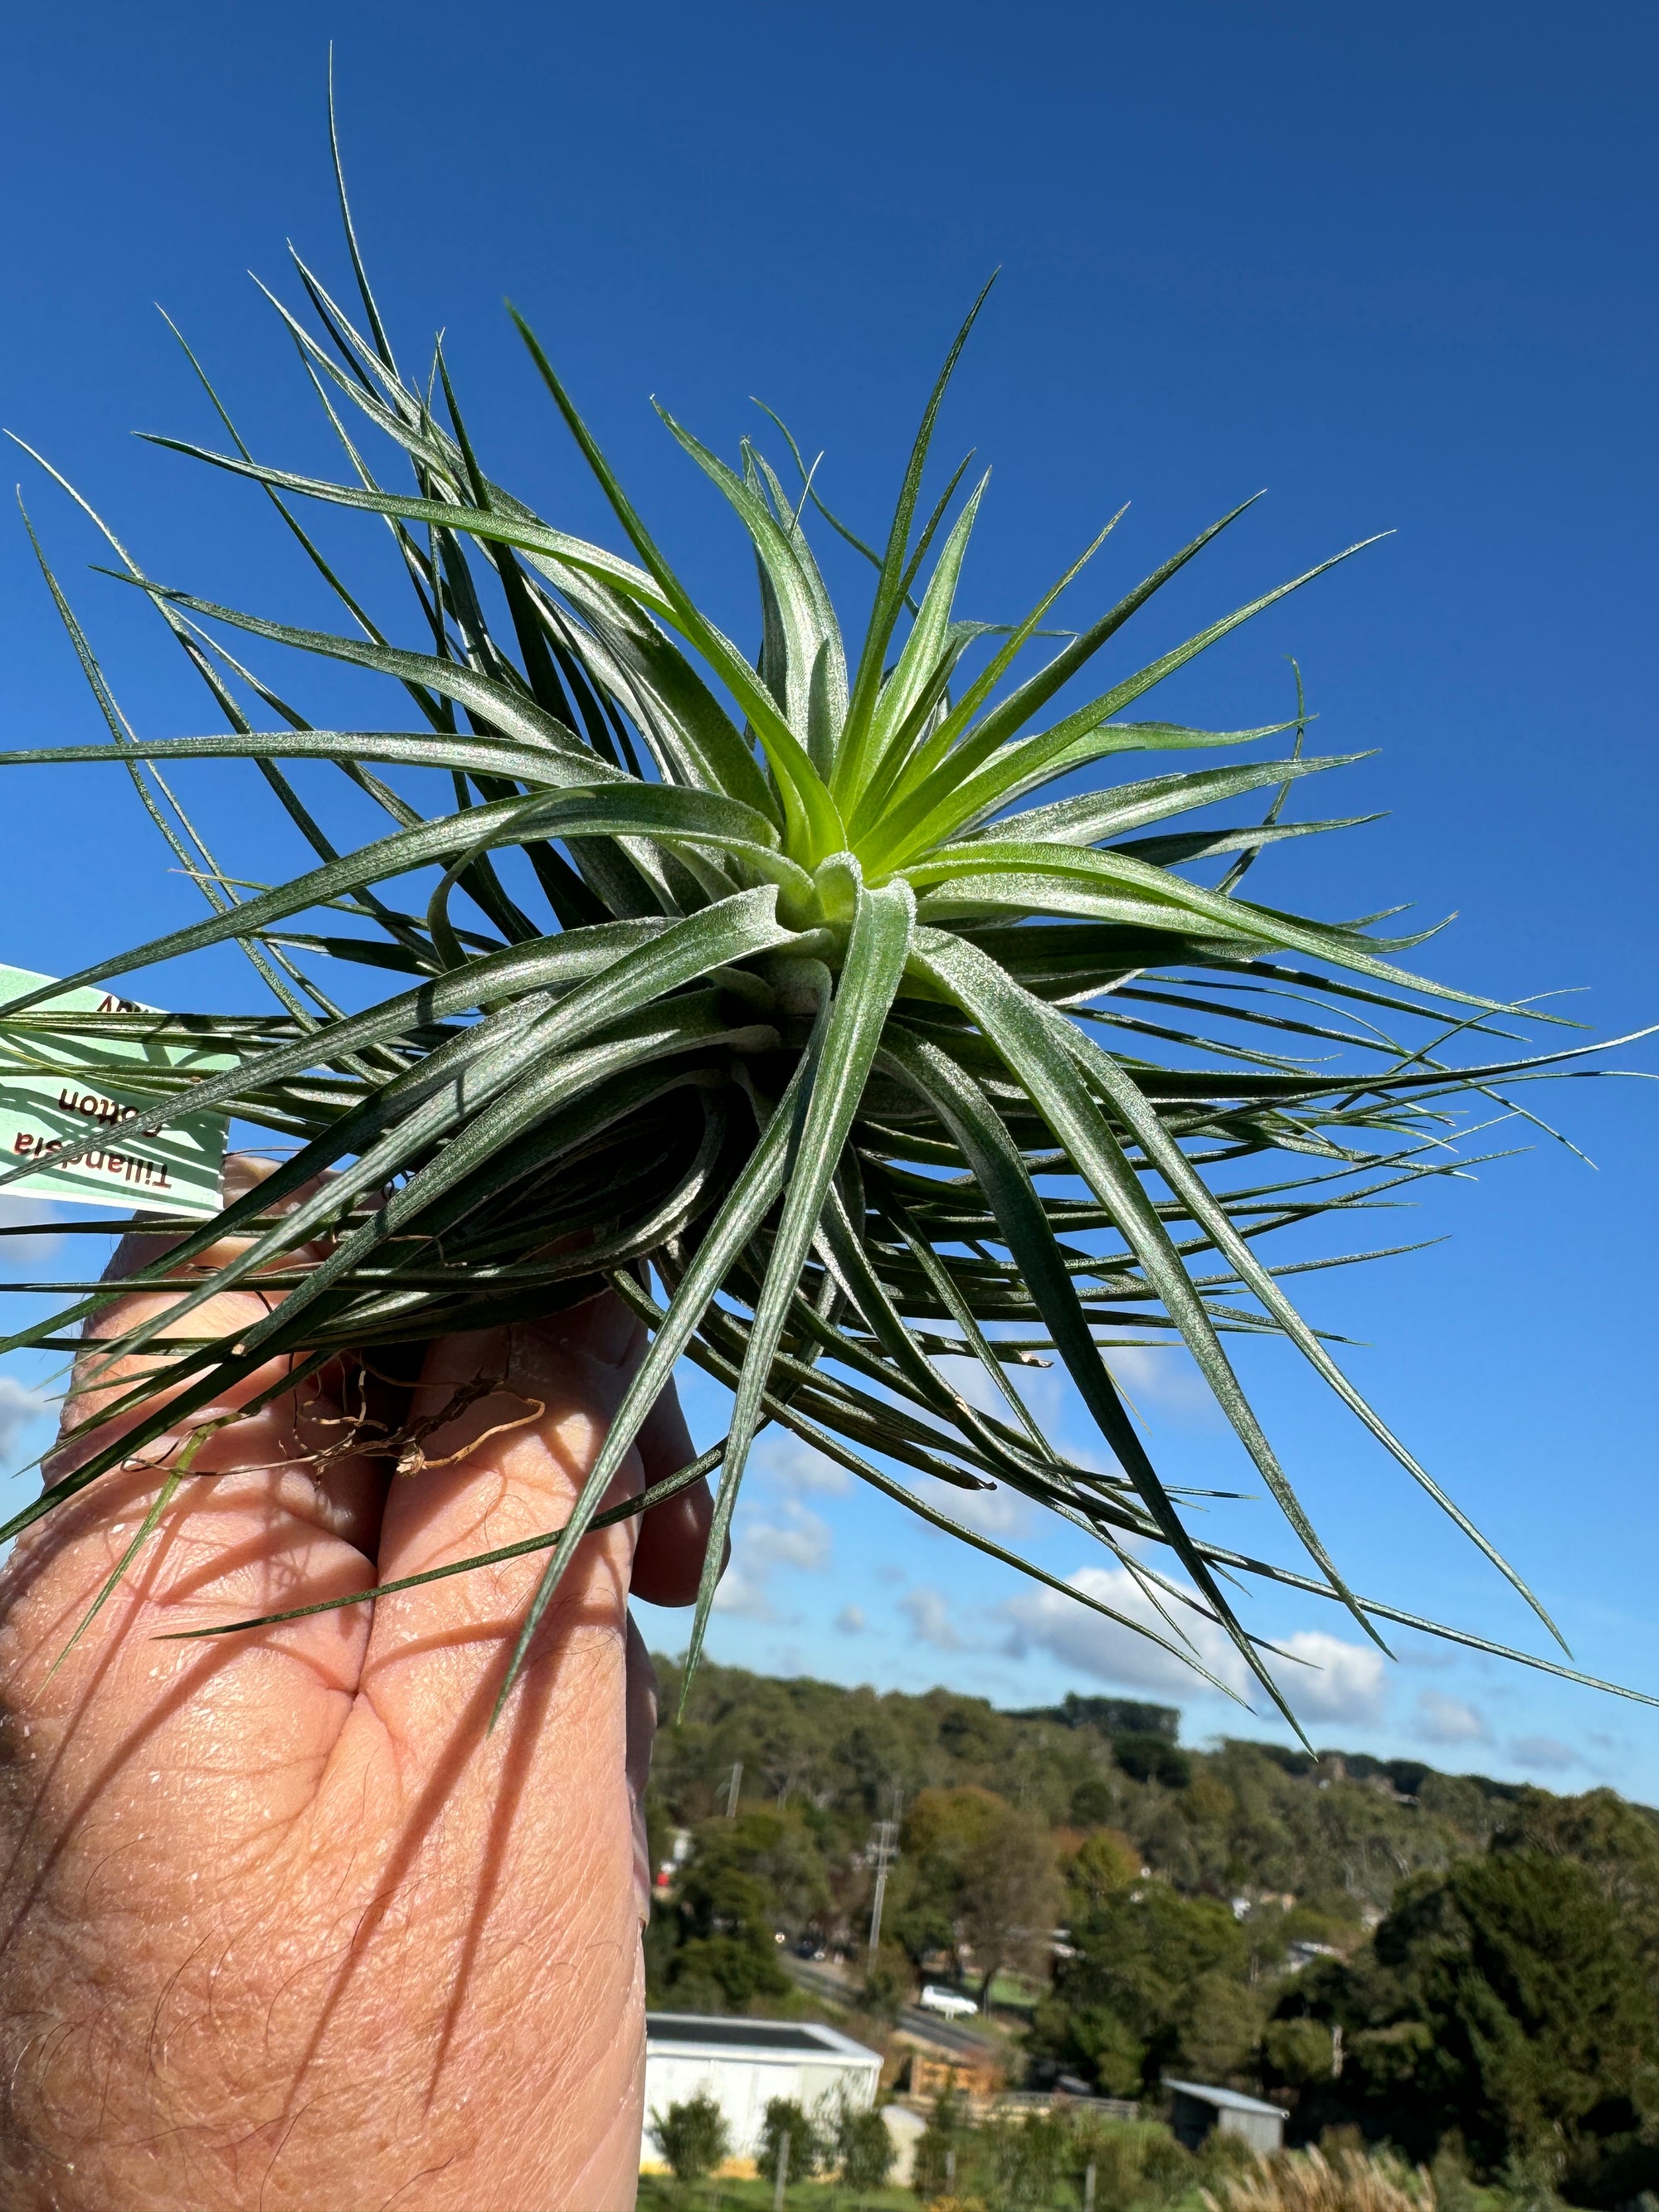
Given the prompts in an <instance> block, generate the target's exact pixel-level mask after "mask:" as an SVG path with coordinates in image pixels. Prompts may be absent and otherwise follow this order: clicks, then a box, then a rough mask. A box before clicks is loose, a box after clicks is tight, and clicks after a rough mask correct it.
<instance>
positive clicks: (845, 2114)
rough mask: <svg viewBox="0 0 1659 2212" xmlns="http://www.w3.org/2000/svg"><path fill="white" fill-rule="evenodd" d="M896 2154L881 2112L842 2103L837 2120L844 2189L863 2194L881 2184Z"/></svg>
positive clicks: (838, 2159) (839, 2163) (838, 2155)
mask: <svg viewBox="0 0 1659 2212" xmlns="http://www.w3.org/2000/svg"><path fill="white" fill-rule="evenodd" d="M896 2155H897V2154H896V2149H895V2147H894V2143H893V2138H892V2135H891V2133H890V2130H889V2128H888V2125H887V2123H886V2121H885V2120H884V2119H883V2118H882V2116H881V2114H880V2113H879V2112H860V2111H858V2110H856V2109H855V2108H854V2106H850V2105H843V2106H842V2109H841V2112H840V2113H839V2115H838V2116H837V2118H836V2162H837V2163H838V2165H839V2166H840V2167H841V2180H842V2187H843V2188H844V2189H851V2190H853V2191H856V2192H858V2193H859V2194H863V2193H864V2192H865V2191H868V2190H872V2189H880V2188H882V2187H883V2186H884V2185H885V2183H886V2180H887V2176H888V2174H889V2173H890V2172H891V2170H892V2165H893V2160H894V2158H895V2157H896Z"/></svg>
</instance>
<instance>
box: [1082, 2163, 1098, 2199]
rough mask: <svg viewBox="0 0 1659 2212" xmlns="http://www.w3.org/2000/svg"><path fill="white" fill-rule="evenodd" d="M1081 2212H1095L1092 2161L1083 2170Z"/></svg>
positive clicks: (1093, 2164) (1093, 2166) (1093, 2167)
mask: <svg viewBox="0 0 1659 2212" xmlns="http://www.w3.org/2000/svg"><path fill="white" fill-rule="evenodd" d="M1083 2212H1095V2162H1094V2160H1093V2159H1091V2160H1089V2163H1088V2165H1087V2166H1085V2168H1084V2169H1083Z"/></svg>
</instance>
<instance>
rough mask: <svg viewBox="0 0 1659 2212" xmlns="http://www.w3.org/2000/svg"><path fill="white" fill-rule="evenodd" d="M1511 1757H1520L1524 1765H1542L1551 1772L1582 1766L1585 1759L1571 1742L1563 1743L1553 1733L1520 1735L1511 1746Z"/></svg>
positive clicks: (1557, 1772)
mask: <svg viewBox="0 0 1659 2212" xmlns="http://www.w3.org/2000/svg"><path fill="white" fill-rule="evenodd" d="M1510 1758H1511V1759H1518V1760H1519V1762H1520V1763H1521V1765H1522V1766H1541V1767H1543V1768H1544V1769H1545V1771H1547V1772H1548V1773H1551V1774H1559V1773H1561V1772H1562V1771H1564V1770H1565V1768H1567V1767H1569V1766H1582V1765H1583V1763H1584V1762H1583V1758H1582V1757H1581V1756H1580V1754H1579V1753H1577V1752H1576V1751H1575V1750H1574V1749H1573V1747H1572V1746H1571V1744H1570V1743H1562V1742H1561V1741H1559V1739H1558V1738H1557V1737H1555V1736H1553V1735H1519V1736H1516V1739H1515V1741H1513V1742H1512V1743H1511V1744H1510Z"/></svg>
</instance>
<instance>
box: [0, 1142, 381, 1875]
mask: <svg viewBox="0 0 1659 2212" xmlns="http://www.w3.org/2000/svg"><path fill="white" fill-rule="evenodd" d="M242 1172H243V1170H241V1167H240V1164H237V1163H232V1164H231V1166H230V1169H229V1171H228V1176H227V1182H228V1184H230V1185H231V1186H232V1187H233V1189H234V1182H235V1181H236V1179H238V1178H239V1176H240V1175H241V1173H242ZM249 1172H250V1173H251V1174H252V1175H256V1176H257V1174H258V1169H257V1168H253V1169H252V1170H250V1171H249ZM155 1246H156V1240H155V1238H153V1237H146V1236H144V1235H143V1233H142V1231H141V1232H139V1233H137V1235H135V1236H134V1237H131V1238H129V1239H127V1240H125V1242H124V1244H123V1246H122V1248H120V1250H119V1251H118V1255H117V1259H116V1261H115V1262H114V1263H113V1269H112V1272H114V1273H116V1275H117V1278H118V1279H119V1277H120V1275H121V1274H122V1273H125V1272H130V1271H131V1263H132V1261H133V1258H134V1254H135V1252H136V1253H137V1257H138V1261H139V1263H140V1264H143V1262H144V1261H149V1260H150V1259H153V1258H154V1257H155ZM167 1296H168V1294H167V1292H165V1291H158V1292H140V1293H135V1294H133V1295H132V1296H131V1297H124V1298H120V1299H117V1300H113V1301H112V1302H111V1304H109V1305H107V1306H106V1307H105V1308H104V1309H103V1310H102V1312H101V1313H100V1316H98V1318H97V1321H96V1322H95V1324H94V1329H93V1331H92V1332H91V1334H93V1335H94V1338H98V1339H109V1338H112V1337H118V1335H119V1334H121V1333H122V1332H123V1331H124V1330H125V1329H128V1328H131V1327H132V1326H133V1325H134V1323H135V1322H137V1320H139V1319H141V1318H143V1317H145V1316H147V1315H149V1313H151V1312H154V1311H156V1310H161V1309H163V1308H164V1307H165V1305H166V1304H167ZM269 1309H270V1298H269V1297H268V1296H264V1295H261V1294H259V1293H257V1292H254V1291H237V1292H231V1293H228V1294H225V1295H222V1296H220V1297H214V1298H210V1300H208V1301H207V1303H206V1304H205V1305H204V1307H203V1308H202V1309H201V1310H200V1311H199V1312H198V1313H197V1314H196V1315H193V1316H191V1319H190V1322H189V1329H190V1331H191V1333H194V1334H198V1335H199V1336H201V1337H203V1338H204V1339H209V1338H212V1337H216V1336H219V1335H221V1334H226V1335H233V1336H234V1334H235V1333H236V1332H238V1331H240V1330H242V1329H245V1328H246V1327H247V1326H248V1324H249V1323H250V1322H252V1321H256V1320H258V1319H260V1318H262V1317H263V1316H264V1314H265V1313H266V1312H267V1311H268V1310H269ZM181 1333H183V1332H182V1331H181ZM293 1364H294V1363H293V1361H292V1360H291V1359H290V1358H286V1357H285V1358H282V1359H278V1360H273V1361H270V1362H267V1363H266V1364H264V1366H263V1367H261V1368H260V1369H258V1370H256V1371H255V1372H254V1373H252V1374H251V1375H247V1376H242V1377H241V1378H240V1379H239V1380H238V1381H237V1382H236V1383H234V1384H230V1385H228V1386H227V1387H226V1389H224V1390H223V1391H222V1393H221V1394H220V1395H218V1396H217V1397H216V1399H215V1400H214V1401H213V1402H212V1403H211V1404H210V1405H209V1406H206V1407H202V1408H200V1409H198V1411H197V1413H194V1414H193V1415H191V1417H190V1418H189V1419H188V1420H186V1421H184V1422H182V1423H181V1424H180V1425H179V1428H178V1429H175V1430H174V1431H171V1432H170V1433H168V1434H167V1435H165V1436H163V1437H159V1438H156V1439H155V1440H154V1441H153V1442H152V1443H149V1444H147V1445H145V1446H143V1447H142V1448H140V1449H137V1450H135V1451H134V1453H133V1454H132V1455H131V1458H130V1459H129V1461H128V1462H126V1463H125V1465H123V1466H120V1467H118V1468H114V1469H112V1471H110V1472H109V1473H107V1474H103V1475H100V1477H99V1478H98V1479H97V1480H95V1481H94V1482H92V1483H91V1484H89V1485H88V1487H87V1488H86V1489H85V1490H84V1491H83V1492H81V1493H79V1494H78V1495H77V1496H76V1497H75V1498H71V1499H70V1500H69V1501H68V1502H67V1503H66V1504H63V1505H60V1506H58V1507H57V1508H55V1509H54V1510H52V1512H51V1513H50V1514H49V1515H48V1516H46V1518H45V1519H44V1520H43V1521H42V1522H40V1523H37V1524H36V1526H35V1527H34V1528H32V1529H31V1530H30V1531H28V1532H27V1534H26V1536H25V1537H24V1539H23V1540H22V1541H21V1542H20V1544H19V1545H18V1547H17V1549H16V1552H15V1554H14V1556H13V1559H12V1560H11V1561H10V1562H9V1564H8V1566H7V1569H6V1571H5V1575H4V1577H3V1583H0V1696H3V1698H4V1699H6V1700H7V1701H8V1702H9V1703H10V1704H11V1705H12V1706H13V1707H14V1709H16V1710H21V1711H26V1712H27V1714H28V1716H29V1717H30V1723H31V1725H33V1724H35V1723H39V1724H40V1726H39V1728H38V1730H37V1734H36V1739H35V1740H36V1741H37V1742H39V1743H40V1745H41V1747H42V1748H43V1749H44V1750H46V1751H53V1750H56V1749H59V1748H62V1747H64V1746H67V1745H70V1744H71V1743H72V1745H73V1747H74V1751H75V1756H74V1757H73V1758H72V1759H70V1763H69V1766H68V1767H67V1768H65V1769H64V1771H63V1772H62V1774H61V1775H59V1773H58V1763H57V1762H55V1761H54V1762H53V1763H52V1765H50V1767H49V1770H48V1771H49V1772H50V1773H51V1774H52V1775H53V1776H56V1777H57V1778H58V1780H59V1781H60V1782H62V1783H63V1784H64V1786H67V1787H70V1789H71V1790H73V1788H74V1787H75V1786H76V1784H75V1774H76V1772H77V1771H80V1769H81V1767H82V1765H85V1764H86V1763H87V1762H88V1761H89V1762H91V1765H90V1768H89V1769H88V1771H102V1767H101V1765H100V1762H101V1761H103V1760H105V1759H107V1758H108V1757H109V1756H110V1755H111V1750H112V1747H118V1756H120V1757H122V1758H125V1759H131V1758H136V1757H138V1756H140V1755H141V1754H142V1757H143V1764H144V1766H145V1768H146V1771H149V1772H150V1773H151V1776H152V1779H155V1778H156V1777H157V1776H159V1775H160V1774H161V1773H162V1772H164V1771H169V1770H172V1771H173V1782H174V1785H175V1786H176V1787H178V1788H179V1789H180V1790H183V1791H184V1792H185V1794H186V1795H187V1796H204V1793H206V1795H205V1796H204V1802H206V1798H207V1797H210V1796H212V1794H213V1793H214V1792H215V1791H216V1790H217V1789H218V1788H219V1786H220V1785H221V1783H222V1778H223V1776H224V1773H225V1771H226V1770H227V1768H228V1767H231V1766H234V1765H236V1764H237V1763H238V1761H239V1760H244V1759H245V1760H246V1762H252V1763H257V1762H258V1759H263V1758H264V1757H265V1756H267V1755H269V1756H270V1759H271V1760H272V1762H273V1763H272V1765H271V1768H270V1772H271V1774H272V1775H273V1776H274V1777H276V1778H277V1779H276V1780H274V1781H273V1782H272V1784H271V1790H268V1791H266V1792H264V1794H263V1796H261V1798H260V1807H262V1808H263V1814H271V1813H276V1814H280V1813H281V1812H282V1810H283V1806H284V1804H286V1803H287V1802H289V1799H291V1800H292V1802H294V1803H295V1804H297V1803H298V1802H301V1800H302V1799H303V1796H304V1793H305V1790H306V1789H307V1787H308V1786H309V1783H310V1781H311V1780H313V1779H314V1778H315V1775H316V1773H317V1771H318V1769H319V1762H320V1761H321V1760H322V1759H324V1758H325V1756H326V1754H327V1751H328V1749H329V1746H330V1743H331V1740H332V1737H333V1735H337V1732H338V1729H339V1728H340V1727H341V1726H342V1725H343V1722H344V1719H345V1716H346V1714H347V1712H348V1711H349V1702H350V1699H351V1696H352V1695H353V1694H354V1693H355V1690H356V1678H357V1671H358V1668H359V1666H360V1664H361V1661H362V1652H363V1649H364V1648H365V1645H366V1643H367V1623H366V1621H364V1620H362V1617H361V1616H360V1615H355V1614H354V1613H351V1612H345V1613H331V1614H324V1615H320V1616H318V1617H317V1618H316V1619H314V1620H310V1621H304V1622H296V1623H292V1624H289V1625H286V1626H283V1628H281V1629H274V1630H270V1631H267V1632H262V1633H260V1634H259V1635H258V1636H253V1637H246V1638H235V1639H230V1640H228V1641H227V1642H225V1643H223V1644H220V1643H217V1642H215V1643H211V1644H181V1643H177V1642H165V1641H159V1640H158V1639H159V1638H166V1637H167V1636H169V1635H170V1634H172V1633H173V1632H176V1631H180V1630H190V1629H194V1628H197V1627H204V1626H213V1625H216V1624H217V1623H219V1622H222V1621H224V1620H234V1619H236V1618H238V1617H241V1616H246V1615H247V1614H249V1613H265V1612H270V1611H275V1610H277V1609H279V1608H282V1607H288V1606H292V1605H295V1604H303V1603H307V1602H310V1601H313V1600H315V1599H317V1598H322V1597H331V1596H335V1595H344V1594H345V1592H347V1591H349V1590H350V1589H356V1588H360V1587H361V1586H362V1583H363V1582H364V1580H365V1579H367V1578H368V1574H369V1572H370V1569H369V1566H368V1555H367V1554H366V1553H365V1551H364V1550H363V1548H362V1539H363V1538H364V1536H365V1535H366V1534H368V1532H369V1531H371V1530H377V1529H378V1525H379V1498H380V1490H381V1488H382V1486H383V1481H382V1478H381V1476H380V1473H379V1471H378V1469H377V1468H376V1466H375V1464H374V1461H373V1460H372V1458H371V1457H370V1456H369V1455H368V1454H367V1453H365V1452H364V1451H362V1449H358V1448H357V1447H358V1445H359V1444H360V1443H361V1438H360V1437H359V1435H358V1428H357V1423H356V1418H355V1415H354V1412H353V1409H352V1407H350V1405H349V1403H348V1402H346V1401H343V1399H342V1397H341V1396H340V1395H338V1390H339V1386H340V1383H341V1376H340V1375H339V1373H338V1372H337V1373H336V1374H335V1375H334V1376H332V1377H329V1376H308V1377H307V1378H305V1379H304V1380H303V1382H302V1383H301V1384H300V1385H299V1387H298V1388H297V1389H295V1391H293V1392H291V1393H288V1394H285V1395H278V1396H276V1397H275V1398H274V1399H273V1400H272V1401H271V1402H270V1403H269V1404H267V1405H265V1406H264V1407H259V1408H258V1410H257V1411H250V1410H249V1409H250V1407H252V1404H253V1401H255V1400H256V1399H257V1398H258V1396H259V1395H261V1394H263V1393H264V1392H266V1391H267V1390H269V1389H272V1388H273V1387H274V1386H276V1385H277V1384H279V1383H282V1382H283V1380H284V1379H285V1378H286V1377H287V1376H288V1375H289V1373H291V1371H292V1367H293ZM88 1367H90V1368H91V1369H92V1370H93V1374H92V1377H91V1379H90V1380H84V1378H86V1377H87V1375H88ZM151 1368H152V1361H151V1359H150V1358H149V1356H146V1355H140V1356H138V1357H137V1358H122V1357H121V1356H119V1355H118V1354H117V1355H116V1356H115V1357H114V1358H110V1357H108V1356H107V1355H99V1354H97V1353H95V1352H89V1353H88V1354H83V1355H82V1360H81V1361H80V1362H79V1363H78V1364H77V1370H76V1382H75V1383H74V1384H72V1386H71V1397H70V1414H69V1424H70V1429H71V1431H72V1433H71V1434H70V1437H69V1438H68V1440H67V1442H66V1443H64V1445H62V1446H60V1448H59V1451H58V1454H57V1455H54V1457H53V1459H52V1462H49V1468H48V1473H49V1477H50V1476H53V1475H57V1474H61V1473H64V1472H67V1471H69V1470H70V1468H72V1467H74V1466H75V1465H76V1464H78V1463H81V1462H84V1461H85V1459H86V1458H87V1457H88V1455H90V1453H91V1452H93V1451H94V1450H96V1449H101V1448H102V1447H103V1446H104V1445H105V1444H106V1443H108V1442H110V1441H111V1440H112V1438H114V1437H118V1436H119V1435H120V1434H121V1433H122V1431H123V1430H124V1429H130V1428H131V1426H132V1425H133V1424H134V1422H135V1421H136V1420H137V1419H138V1418H140V1417H139V1416H138V1415H137V1414H135V1413H127V1414H121V1415H115V1416H112V1418H111V1419H110V1420H109V1422H108V1423H107V1425H106V1426H104V1427H103V1428H101V1429H100V1428H97V1427H95V1426H94V1427H92V1428H91V1429H90V1431H89V1424H95V1421H96V1416H97V1414H98V1413H99V1412H100V1409H101V1408H102V1407H106V1406H107V1405H108V1404H109V1403H110V1402H111V1401H112V1398H113V1397H114V1396H117V1395H119V1394H120V1393H121V1392H122V1391H123V1390H124V1389H126V1388H128V1387H129V1386H130V1384H131V1382H132V1381H133V1380H134V1379H136V1378H137V1376H140V1375H141V1374H143V1372H145V1371H146V1370H147V1369H151ZM152 1371H153V1369H152ZM83 1381H84V1387H79V1386H82V1383H83ZM176 1387H177V1386H174V1388H173V1389H169V1388H168V1387H167V1386H166V1385H163V1386H162V1387H161V1389H160V1390H159V1391H158V1393H157V1395H156V1397H155V1399H154V1400H153V1401H151V1403H152V1406H155V1405H164V1404H165V1403H166V1402H167V1399H168V1397H169V1396H171V1395H176ZM147 1410H148V1409H147ZM186 1444H188V1445H189V1446H190V1448H191V1450H192V1451H193V1452H194V1453H195V1456H194V1458H193V1461H192V1462H191V1465H190V1472H189V1474H187V1475H185V1476H184V1477H183V1478H182V1479H181V1480H179V1483H178V1486H177V1488H176V1490H175V1491H174V1492H173V1496H172V1498H171V1502H170V1503H168V1504H165V1506H163V1507H162V1508H161V1511H160V1514H159V1517H158V1518H157V1520H156V1522H155V1527H154V1528H153V1530H152V1531H151V1533H150V1534H149V1535H148V1536H147V1537H146V1538H145V1539H144V1541H143V1544H142V1546H141V1547H140V1548H139V1549H138V1550H137V1553H135V1554H134V1556H133V1557H132V1558H131V1562H130V1563H128V1562H127V1554H128V1553H129V1552H130V1551H131V1549H132V1547H133V1545H134V1543H135V1541H136V1540H137V1538H138V1537H139V1535H140V1533H141V1531H142V1530H143V1528H144V1524H145V1522H146V1520H147V1518H148V1516H149V1514H150V1511H151V1509H152V1508H153V1507H155V1506H156V1505H157V1504H158V1502H159V1500H160V1499H161V1495H162V1492H163V1490H164V1487H165V1486H166V1485H167V1480H168V1476H169V1474H170V1473H172V1472H173V1471H174V1470H176V1469H177V1468H179V1464H180V1455H181V1454H182V1453H183V1451H184V1449H185V1446H186ZM371 1541H372V1540H371ZM118 1571H119V1579H118V1581H117V1582H116V1583H115V1586H114V1587H113V1589H112V1588H111V1584H112V1578H114V1577H117V1575H118ZM94 1607H98V1608H99V1609H98V1610H97V1611H96V1614H95V1618H94V1617H93V1615H94ZM82 1630H84V1633H81V1632H82ZM77 1636H78V1638H79V1640H78V1641H76V1638H77ZM71 1645H73V1649H71V1648H70V1647H71ZM66 1654H67V1656H65V1655H66ZM60 1662H61V1663H60ZM272 1791H274V1792H275V1795H274V1796H273V1795H272V1794H271V1792H272ZM239 1803H240V1799H238V1798H237V1797H236V1796H235V1795H234V1792H233V1794H232V1796H231V1797H230V1799H229V1800H228V1802H226V1803H225V1804H223V1805H221V1806H219V1807H218V1809H216V1811H215V1812H214V1814H213V1816H212V1817H213V1819H214V1820H215V1822H216V1833H217V1834H218V1836H219V1838H220V1840H221V1841H222V1842H228V1840H229V1838H230V1837H231V1835H232V1834H233V1833H234V1827H235V1824H236V1820H237V1818H238V1811H237V1808H238V1805H239ZM244 1809H246V1810H247V1812H248V1814H249V1818H250V1819H257V1818H258V1817H262V1816H263V1815H262V1814H261V1813H260V1809H259V1807H255V1806H254V1805H253V1804H252V1799H250V1801H249V1805H248V1807H247V1808H244Z"/></svg>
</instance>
